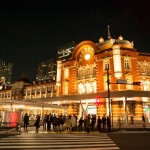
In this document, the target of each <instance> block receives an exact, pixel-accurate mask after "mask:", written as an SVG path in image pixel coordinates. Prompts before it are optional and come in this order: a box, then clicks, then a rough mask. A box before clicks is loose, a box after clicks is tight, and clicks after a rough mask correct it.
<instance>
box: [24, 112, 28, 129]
mask: <svg viewBox="0 0 150 150" xmlns="http://www.w3.org/2000/svg"><path fill="white" fill-rule="evenodd" d="M23 120H24V131H28V130H27V128H28V125H29V116H28V114H27V113H26V114H25V116H24V118H23Z"/></svg>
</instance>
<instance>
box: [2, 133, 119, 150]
mask: <svg viewBox="0 0 150 150" xmlns="http://www.w3.org/2000/svg"><path fill="white" fill-rule="evenodd" d="M0 149H5V150H7V149H21V150H27V149H30V150H32V149H36V150H37V149H42V150H44V149H49V150H51V149H53V150H54V149H57V150H60V149H61V150H70V149H71V150H118V149H119V147H118V146H117V145H116V144H115V143H114V142H113V141H112V140H111V139H110V138H109V137H108V136H107V135H106V134H95V135H94V134H27V135H16V136H10V137H7V138H1V139H0Z"/></svg>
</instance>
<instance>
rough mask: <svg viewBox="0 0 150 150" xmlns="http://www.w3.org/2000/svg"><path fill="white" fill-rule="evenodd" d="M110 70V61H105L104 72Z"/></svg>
mask: <svg viewBox="0 0 150 150" xmlns="http://www.w3.org/2000/svg"><path fill="white" fill-rule="evenodd" d="M107 69H108V70H109V69H110V65H109V60H106V61H104V65H103V70H107Z"/></svg>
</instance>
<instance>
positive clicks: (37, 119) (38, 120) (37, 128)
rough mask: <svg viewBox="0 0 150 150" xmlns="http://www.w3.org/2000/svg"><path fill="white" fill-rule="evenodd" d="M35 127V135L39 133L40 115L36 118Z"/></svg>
mask: <svg viewBox="0 0 150 150" xmlns="http://www.w3.org/2000/svg"><path fill="white" fill-rule="evenodd" d="M34 126H35V133H38V132H39V127H40V116H39V115H37V116H36V121H35V123H34Z"/></svg>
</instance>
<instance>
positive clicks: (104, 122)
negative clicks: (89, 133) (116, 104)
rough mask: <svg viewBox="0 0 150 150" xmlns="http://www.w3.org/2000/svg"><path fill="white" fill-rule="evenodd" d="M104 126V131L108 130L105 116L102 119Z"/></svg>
mask: <svg viewBox="0 0 150 150" xmlns="http://www.w3.org/2000/svg"><path fill="white" fill-rule="evenodd" d="M102 125H103V130H106V117H105V115H104V116H103V117H102Z"/></svg>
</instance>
